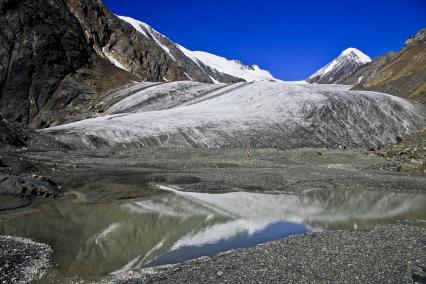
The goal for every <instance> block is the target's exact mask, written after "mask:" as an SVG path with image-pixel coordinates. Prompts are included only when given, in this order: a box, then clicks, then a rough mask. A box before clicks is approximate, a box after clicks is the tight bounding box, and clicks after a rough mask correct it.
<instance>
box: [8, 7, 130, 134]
mask: <svg viewBox="0 0 426 284" xmlns="http://www.w3.org/2000/svg"><path fill="white" fill-rule="evenodd" d="M0 26H1V27H2V28H1V29H0V114H1V115H2V116H3V117H4V118H6V119H8V120H11V121H15V122H21V123H23V124H29V125H31V126H32V127H35V128H39V127H47V126H51V125H55V124H60V123H63V122H66V121H73V120H78V119H81V118H85V117H90V116H92V115H93V114H92V113H91V111H90V101H91V100H93V98H94V96H96V95H98V94H99V93H101V92H102V89H103V88H106V89H108V88H109V87H111V86H114V85H121V84H123V82H127V81H129V80H130V79H131V78H132V77H131V76H130V74H128V73H127V72H124V71H122V70H120V69H118V68H116V67H114V66H113V65H111V64H110V63H109V62H107V61H106V60H104V59H102V58H101V57H99V56H98V55H97V54H96V53H95V52H94V50H93V49H92V48H91V46H89V45H88V44H87V40H86V37H85V31H84V30H83V29H82V27H81V24H80V22H79V21H78V20H77V18H76V17H74V15H73V14H72V13H71V11H70V10H69V9H68V8H67V3H65V2H64V1H62V0H58V1H48V0H33V1H18V0H2V1H0ZM112 75H114V76H112ZM112 78H113V80H111V79H112Z"/></svg>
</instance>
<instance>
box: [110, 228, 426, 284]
mask: <svg viewBox="0 0 426 284" xmlns="http://www.w3.org/2000/svg"><path fill="white" fill-rule="evenodd" d="M425 265H426V229H423V228H419V227H411V226H403V225H386V226H377V227H374V228H369V229H362V230H353V231H334V232H321V233H310V234H304V235H299V236H295V237H290V238H287V239H283V240H280V241H276V242H271V243H267V244H264V245H259V246H256V247H253V248H249V249H243V250H235V251H231V252H228V253H224V254H220V255H218V256H214V257H211V258H210V257H205V258H200V259H197V260H194V261H190V262H187V263H183V264H178V265H173V266H163V267H157V268H149V269H144V270H142V271H138V272H135V271H132V272H128V273H124V274H122V275H119V276H117V277H115V278H110V279H107V280H106V281H105V283H212V282H221V283H413V282H415V283H425V281H426V268H425Z"/></svg>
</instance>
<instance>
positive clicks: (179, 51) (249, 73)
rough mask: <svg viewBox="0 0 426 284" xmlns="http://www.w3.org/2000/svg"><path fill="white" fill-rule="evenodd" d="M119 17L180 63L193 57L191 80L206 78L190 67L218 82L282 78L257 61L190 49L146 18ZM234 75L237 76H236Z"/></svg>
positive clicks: (191, 59) (188, 75)
mask: <svg viewBox="0 0 426 284" xmlns="http://www.w3.org/2000/svg"><path fill="white" fill-rule="evenodd" d="M118 18H120V19H121V20H123V21H125V22H127V23H129V24H130V25H132V26H133V27H134V28H135V29H136V30H137V31H138V32H139V33H140V34H142V35H143V36H144V37H146V38H149V39H151V40H153V41H154V43H155V44H156V45H158V46H159V47H160V48H161V49H163V50H164V51H165V52H166V54H167V55H168V56H169V57H170V58H171V59H172V60H173V61H175V62H176V63H178V65H180V66H186V65H188V61H190V62H191V64H192V67H190V68H188V70H187V72H186V73H185V74H186V76H187V78H188V79H189V80H192V81H204V80H200V78H195V77H194V76H193V74H191V72H190V70H194V69H198V71H200V72H192V73H198V74H199V73H201V74H203V76H206V77H207V79H208V80H210V81H211V82H213V83H215V84H218V83H234V82H237V81H246V82H254V81H280V80H278V79H276V78H274V77H273V76H272V75H271V73H269V72H268V71H266V70H262V69H261V68H260V67H259V66H257V65H244V64H242V63H241V62H240V61H238V60H228V59H226V58H224V57H221V56H217V55H214V54H211V53H208V52H204V51H191V50H188V49H186V48H185V47H183V46H181V45H179V44H176V43H174V42H172V41H171V40H169V39H168V38H167V37H165V36H164V35H162V34H161V33H159V32H158V31H156V30H154V29H153V28H152V27H151V26H149V25H148V24H146V23H144V22H141V21H138V20H135V19H133V18H130V17H125V16H118ZM107 57H108V59H109V60H110V61H111V62H112V63H113V64H115V65H116V66H119V67H120V68H123V67H122V66H121V64H120V63H119V62H117V61H116V60H115V59H113V58H111V57H110V56H107ZM232 78H234V80H233V79H232Z"/></svg>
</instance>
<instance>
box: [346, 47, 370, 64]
mask: <svg viewBox="0 0 426 284" xmlns="http://www.w3.org/2000/svg"><path fill="white" fill-rule="evenodd" d="M340 56H347V57H351V58H353V59H354V60H358V61H359V62H361V63H368V62H371V58H370V56H368V55H366V54H365V53H364V52H362V51H361V50H359V49H356V48H353V47H350V48H348V49H345V50H344V51H343V52H342V53H341V54H340Z"/></svg>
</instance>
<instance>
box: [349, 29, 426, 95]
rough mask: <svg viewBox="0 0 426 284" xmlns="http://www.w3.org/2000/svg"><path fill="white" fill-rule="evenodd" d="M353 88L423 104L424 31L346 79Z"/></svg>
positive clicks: (425, 75)
mask: <svg viewBox="0 0 426 284" xmlns="http://www.w3.org/2000/svg"><path fill="white" fill-rule="evenodd" d="M351 82H352V83H353V82H357V83H358V82H359V83H358V84H357V85H356V86H355V87H354V89H358V90H375V91H380V92H384V93H388V94H392V95H396V96H400V97H403V98H408V99H413V100H416V101H419V102H423V103H425V102H426V29H422V30H420V31H419V32H418V33H417V34H416V35H415V36H412V37H410V38H409V39H408V40H407V41H406V43H405V46H404V47H403V48H402V49H401V50H400V51H399V52H398V53H396V54H395V53H389V54H387V55H386V56H383V57H379V58H377V59H376V60H374V61H373V62H372V63H370V64H368V65H366V66H365V67H363V68H361V69H360V70H359V71H358V72H357V73H356V74H354V75H353V76H352V77H351V78H349V79H348V80H347V83H351Z"/></svg>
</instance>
